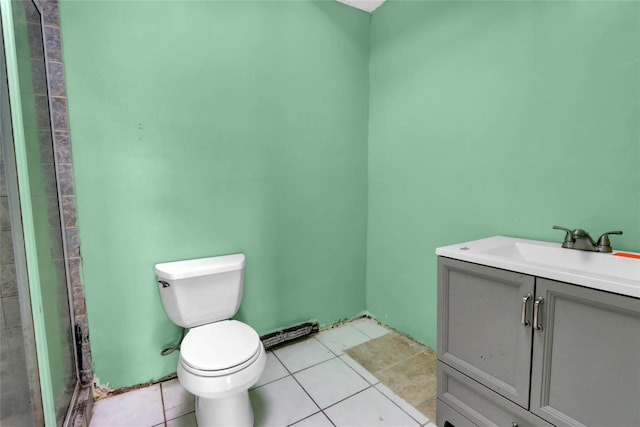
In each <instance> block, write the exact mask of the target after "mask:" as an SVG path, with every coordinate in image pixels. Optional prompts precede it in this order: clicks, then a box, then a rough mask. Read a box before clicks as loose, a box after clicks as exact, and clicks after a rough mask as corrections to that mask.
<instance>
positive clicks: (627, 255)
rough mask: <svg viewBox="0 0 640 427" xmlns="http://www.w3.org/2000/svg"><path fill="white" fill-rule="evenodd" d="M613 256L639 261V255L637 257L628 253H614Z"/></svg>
mask: <svg viewBox="0 0 640 427" xmlns="http://www.w3.org/2000/svg"><path fill="white" fill-rule="evenodd" d="M613 256H621V257H625V258H635V259H640V255H638V254H630V253H628V252H616V253H615V254H613Z"/></svg>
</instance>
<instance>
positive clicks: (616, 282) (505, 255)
mask: <svg viewBox="0 0 640 427" xmlns="http://www.w3.org/2000/svg"><path fill="white" fill-rule="evenodd" d="M615 253H616V251H614V252H613V253H610V254H605V253H598V252H587V251H579V250H575V249H565V248H563V247H562V246H561V245H560V243H550V242H542V241H537V240H526V239H517V238H513V237H504V236H495V237H489V238H487V239H481V240H475V241H471V242H465V243H460V244H456V245H450V246H445V247H441V248H438V249H436V254H438V255H441V256H445V257H449V258H455V259H459V260H462V261H469V262H474V263H478V264H484V265H489V266H491V267H497V268H502V269H505V270H511V271H517V272H520V273H525V274H531V275H535V276H539V277H545V278H548V279H553V280H559V281H563V282H568V283H573V284H577V285H582V286H586V287H589V288H594V289H600V290H605V291H609V292H614V293H618V294H622V295H627V296H632V297H635V298H640V259H634V258H626V257H620V256H615Z"/></svg>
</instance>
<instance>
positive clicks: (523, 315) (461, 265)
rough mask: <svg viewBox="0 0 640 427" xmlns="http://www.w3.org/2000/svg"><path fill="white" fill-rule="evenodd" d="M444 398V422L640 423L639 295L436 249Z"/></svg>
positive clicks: (440, 414)
mask: <svg viewBox="0 0 640 427" xmlns="http://www.w3.org/2000/svg"><path fill="white" fill-rule="evenodd" d="M536 301H538V307H537V308H538V309H537V314H538V316H537V318H536V319H534V313H533V312H534V309H533V307H534V303H535V302H536ZM437 405H438V409H437V422H438V425H439V426H440V427H444V426H445V423H447V424H446V425H447V427H449V426H455V427H464V426H476V425H477V426H493V425H499V426H506V427H512V426H518V427H523V426H552V425H555V426H585V425H586V426H592V427H600V426H606V427H632V426H635V427H637V426H640V300H639V299H637V298H633V297H627V296H622V295H616V294H612V293H609V292H604V291H599V290H594V289H588V288H584V287H581V286H576V285H571V284H567V283H562V282H556V281H552V280H547V279H543V278H537V277H534V276H530V275H526V274H521V273H516V272H512V271H506V270H501V269H497V268H493V267H487V266H482V265H477V264H472V263H468V262H464V261H459V260H454V259H450V258H445V257H439V258H438V403H437ZM441 408H442V411H441V410H440V409H441ZM455 420H457V422H456V421H455Z"/></svg>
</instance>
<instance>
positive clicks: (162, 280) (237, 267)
mask: <svg viewBox="0 0 640 427" xmlns="http://www.w3.org/2000/svg"><path fill="white" fill-rule="evenodd" d="M155 270H156V275H157V276H158V286H159V290H160V296H161V299H162V305H163V307H164V309H165V312H166V313H167V315H168V316H169V318H170V319H171V320H172V321H173V322H174V323H175V324H177V325H180V326H182V327H184V328H190V330H189V332H188V333H187V334H186V336H185V337H184V339H183V341H182V343H181V345H180V359H179V362H178V367H177V373H178V380H179V381H180V383H181V384H182V386H183V387H184V388H185V389H186V390H187V391H189V392H190V393H192V394H193V395H195V398H196V420H197V422H198V426H199V427H223V426H224V427H251V426H253V421H254V419H253V409H252V407H251V401H250V400H249V388H250V387H251V386H253V385H254V384H255V383H256V382H257V381H258V380H259V379H260V376H261V375H262V372H263V371H264V367H265V363H266V354H265V350H264V346H263V344H262V341H261V340H260V337H259V336H258V333H257V332H256V331H255V330H254V329H253V328H251V326H249V325H247V324H245V323H242V322H240V321H237V320H230V318H231V317H232V316H233V315H235V313H236V312H237V311H238V308H239V307H240V300H241V298H242V288H243V278H244V275H243V272H244V255H243V254H235V255H227V256H222V257H210V258H202V259H195V260H187V261H177V262H169V263H162V264H156V266H155Z"/></svg>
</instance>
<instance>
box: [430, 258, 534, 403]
mask: <svg viewBox="0 0 640 427" xmlns="http://www.w3.org/2000/svg"><path fill="white" fill-rule="evenodd" d="M534 284H535V280H534V278H533V277H532V276H527V275H526V274H520V273H514V272H512V271H505V270H500V269H497V268H492V267H485V266H480V265H477V264H472V263H468V262H463V261H458V260H453V259H449V258H444V257H439V258H438V358H439V359H440V360H442V361H443V362H445V363H447V364H448V365H449V366H452V367H453V368H455V369H457V370H459V371H460V372H462V373H464V374H466V375H468V376H469V377H471V378H473V379H474V380H476V381H478V382H480V383H482V384H484V385H485V386H487V387H489V388H490V389H492V390H494V391H495V392H497V393H499V394H501V395H502V396H504V397H506V398H508V399H510V400H511V401H513V402H515V403H517V404H518V405H520V406H522V407H524V408H528V405H529V378H530V377H529V374H530V369H531V339H532V338H531V335H532V329H531V326H530V324H528V325H527V326H525V325H523V324H522V323H521V314H522V306H523V298H524V297H525V296H526V295H533V291H534ZM527 307H531V301H530V300H529V301H528V302H527ZM530 311H531V310H529V311H528V312H527V313H526V320H527V322H528V323H530V322H531V313H530Z"/></svg>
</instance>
